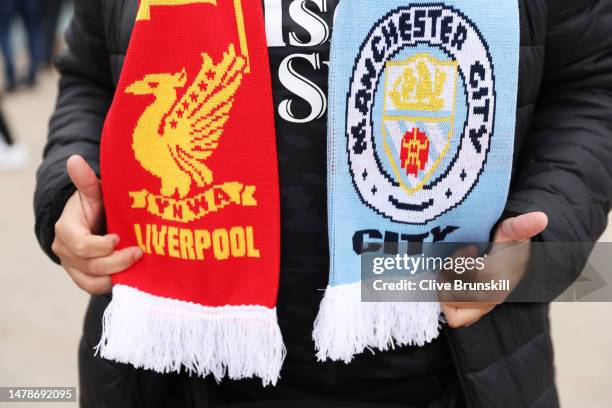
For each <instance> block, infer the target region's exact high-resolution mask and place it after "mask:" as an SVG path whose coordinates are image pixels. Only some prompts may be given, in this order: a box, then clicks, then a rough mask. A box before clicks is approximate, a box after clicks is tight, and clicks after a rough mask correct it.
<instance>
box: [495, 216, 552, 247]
mask: <svg viewBox="0 0 612 408" xmlns="http://www.w3.org/2000/svg"><path fill="white" fill-rule="evenodd" d="M547 225H548V217H547V216H546V214H544V213H543V212H532V213H527V214H523V215H519V216H518V217H512V218H508V219H506V220H504V221H503V222H502V223H501V224H500V225H499V226H498V227H497V230H496V231H495V237H494V239H493V240H494V242H498V243H504V242H515V241H527V240H529V239H531V238H533V237H534V236H536V235H538V234H539V233H540V232H542V231H544V229H546V226H547Z"/></svg>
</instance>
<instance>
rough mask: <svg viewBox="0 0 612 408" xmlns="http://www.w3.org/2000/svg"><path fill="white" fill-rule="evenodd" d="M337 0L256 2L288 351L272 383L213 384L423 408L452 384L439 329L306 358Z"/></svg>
mask: <svg viewBox="0 0 612 408" xmlns="http://www.w3.org/2000/svg"><path fill="white" fill-rule="evenodd" d="M338 1H339V0H291V1H289V0H264V7H265V13H266V32H267V37H268V46H269V52H270V65H271V72H272V85H273V94H274V104H275V110H276V118H275V119H276V131H277V146H278V160H279V174H280V195H281V217H282V222H281V231H282V239H281V242H282V244H281V276H280V290H279V299H278V318H279V324H280V327H281V330H282V333H283V338H284V341H285V344H286V346H287V351H288V354H287V358H286V360H285V364H284V366H283V371H282V373H281V375H282V378H281V380H280V381H279V383H278V385H277V386H276V387H267V388H265V389H263V388H262V386H261V381H260V380H247V381H224V382H223V383H222V386H221V390H222V393H223V394H225V395H226V396H227V397H228V399H229V400H232V401H234V402H235V401H237V400H245V401H246V400H262V399H263V400H273V399H293V400H296V399H308V398H313V399H320V398H330V399H334V400H340V401H342V400H344V401H371V402H378V403H394V404H398V405H402V406H408V407H412V406H415V407H417V406H419V407H420V406H428V405H429V403H430V402H431V401H434V400H440V399H443V398H446V396H448V395H447V394H450V393H451V391H453V390H456V387H455V373H454V367H453V364H452V360H451V356H450V352H449V349H448V345H447V343H446V340H445V338H444V337H445V336H444V335H443V334H442V335H441V336H440V337H439V338H438V339H436V340H434V341H433V342H432V343H431V344H428V345H426V346H425V347H398V348H396V349H395V350H392V351H388V352H380V351H377V352H376V353H375V354H373V353H369V352H365V353H363V354H362V355H359V356H357V357H356V358H355V359H354V360H353V361H352V362H351V363H350V364H348V365H346V364H344V363H342V362H338V363H333V362H326V363H320V362H317V361H316V357H315V350H314V343H313V341H312V328H313V323H314V319H315V317H316V314H317V312H318V310H319V304H320V302H321V298H322V297H323V293H324V292H323V290H324V289H325V287H326V286H327V282H328V272H329V249H328V236H327V212H326V207H327V196H326V191H327V189H326V173H327V171H326V148H327V142H326V140H327V139H326V130H327V78H328V72H329V71H328V69H329V65H328V62H329V49H330V47H329V46H330V38H331V28H332V23H333V16H334V11H335V9H336V6H337V4H338ZM298 22H299V23H298ZM347 81H348V78H347ZM443 395H445V397H443ZM443 406H446V405H443Z"/></svg>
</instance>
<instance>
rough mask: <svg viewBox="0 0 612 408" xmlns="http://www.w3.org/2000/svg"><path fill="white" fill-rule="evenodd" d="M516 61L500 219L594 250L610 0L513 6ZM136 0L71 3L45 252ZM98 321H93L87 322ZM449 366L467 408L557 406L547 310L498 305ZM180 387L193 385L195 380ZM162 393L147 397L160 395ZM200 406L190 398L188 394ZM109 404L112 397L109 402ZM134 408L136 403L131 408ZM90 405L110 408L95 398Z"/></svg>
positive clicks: (603, 215) (611, 52)
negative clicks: (540, 220) (528, 216)
mask: <svg viewBox="0 0 612 408" xmlns="http://www.w3.org/2000/svg"><path fill="white" fill-rule="evenodd" d="M519 4H520V9H521V56H520V77H519V81H520V83H519V97H518V106H517V129H516V139H515V145H516V149H515V152H516V154H515V161H514V169H513V178H512V185H511V190H510V197H509V200H508V204H507V208H506V213H507V214H521V213H526V212H530V211H535V210H538V211H544V212H546V213H547V214H548V216H549V220H550V223H549V227H548V229H547V230H546V231H545V232H544V233H543V234H541V236H540V237H539V239H541V240H543V241H559V242H589V241H594V240H596V239H597V238H598V237H599V235H600V234H601V233H602V232H603V230H604V229H605V226H606V220H607V214H608V212H609V210H610V205H611V201H612V197H611V194H612V181H611V180H612V2H611V1H609V0H520V1H519ZM136 6H137V0H78V1H76V2H75V9H76V10H75V11H76V18H75V19H73V21H72V24H71V27H70V30H69V32H68V34H67V40H68V44H69V50H68V51H67V52H65V53H64V54H62V56H61V57H60V58H59V60H58V67H59V70H60V71H61V73H62V78H61V83H60V94H59V98H58V101H57V107H56V111H55V113H54V115H53V117H52V119H51V122H50V133H49V141H48V144H47V147H46V149H45V153H44V162H43V164H42V166H41V168H40V169H39V172H38V176H37V177H38V180H37V181H38V185H37V190H36V196H35V210H36V234H37V237H38V240H39V242H40V244H41V246H42V248H43V249H44V250H45V251H46V252H47V254H49V256H50V257H52V258H53V259H55V260H56V258H55V257H54V255H53V254H52V253H51V250H50V247H51V242H52V240H53V226H54V223H55V221H56V220H57V219H58V217H59V215H60V213H61V211H62V209H63V206H64V204H65V202H66V200H67V199H68V197H69V196H70V195H71V194H72V193H73V191H74V190H73V187H72V185H71V183H70V181H69V179H68V176H67V174H66V171H65V162H66V159H67V158H68V157H69V156H70V155H72V154H80V155H82V156H84V157H85V158H86V160H87V161H88V162H89V163H91V164H92V165H93V166H94V168H95V169H96V170H97V169H98V163H99V142H100V133H101V128H102V125H103V122H104V117H105V114H106V112H107V110H108V108H109V105H110V103H111V100H112V97H113V92H114V86H115V84H116V83H117V81H118V78H119V74H120V72H121V67H122V63H123V60H124V55H125V52H126V49H127V45H128V42H129V38H130V33H131V29H132V26H133V21H134V16H135V11H136ZM587 255H588V253H587V252H586V251H579V250H577V249H576V248H575V247H573V248H571V249H568V250H567V251H565V252H564V256H563V258H562V259H555V258H548V259H538V260H537V262H536V268H535V272H533V273H538V274H542V275H546V274H551V275H555V276H561V277H563V279H565V280H568V281H569V280H571V279H572V278H574V277H575V276H576V275H577V274H578V273H579V271H580V269H581V266H582V265H583V264H584V262H585V259H586V257H587ZM103 304H105V300H104V299H101V298H95V299H93V301H92V307H90V310H89V312H88V318H87V319H86V321H89V322H90V324H87V323H86V330H85V334H84V338H83V344H84V346H83V347H82V350H81V351H82V352H84V353H89V352H90V347H91V345H92V344H95V342H96V341H97V339H98V338H99V323H98V322H99V318H100V316H99V310H100V309H101V306H100V305H103ZM91 322H95V323H91ZM447 338H448V340H449V344H450V346H451V350H452V354H453V357H454V362H455V366H456V368H457V372H458V373H459V378H460V382H461V385H462V389H463V393H464V394H465V398H466V402H467V405H468V406H469V407H486V408H491V407H510V408H515V407H556V406H558V404H559V403H558V400H557V393H556V389H555V385H554V368H553V352H552V343H551V337H550V333H549V322H548V307H547V306H545V305H541V304H539V305H526V304H510V303H508V304H504V305H501V306H499V307H497V308H496V309H495V310H494V311H493V312H492V313H490V314H488V315H487V316H485V317H484V318H483V319H481V320H480V321H479V322H478V323H477V324H475V325H473V326H471V327H469V328H464V329H458V330H449V331H448V332H447ZM81 364H82V365H84V366H82V367H81V369H82V370H87V369H90V370H91V369H96V370H107V371H113V370H114V372H113V373H112V374H113V375H111V374H108V375H107V374H105V373H104V372H102V371H100V372H99V376H98V378H99V379H100V382H104V378H114V380H113V381H109V382H108V383H104V384H91V383H88V381H91V378H89V377H88V378H83V379H82V384H81V385H82V387H98V388H99V389H101V390H103V391H102V393H101V394H100V395H107V396H109V395H118V394H119V391H120V389H121V387H125V386H128V385H127V384H129V382H128V381H121V380H125V379H126V378H127V376H128V374H122V370H124V368H123V367H122V366H119V365H115V364H112V363H105V364H106V366H105V367H103V368H101V367H100V366H95V367H88V366H87V365H88V364H92V363H91V361H90V360H87V359H82V360H81ZM187 381H195V380H194V379H190V380H187ZM159 391H160V390H159V389H157V390H156V389H150V390H146V391H143V392H150V393H153V394H154V393H155V392H159ZM194 398H195V397H194ZM112 400H113V401H115V402H116V399H112ZM133 405H136V406H137V403H133ZM97 406H114V405H106V404H105V403H104V402H103V401H102V400H100V401H98V404H97Z"/></svg>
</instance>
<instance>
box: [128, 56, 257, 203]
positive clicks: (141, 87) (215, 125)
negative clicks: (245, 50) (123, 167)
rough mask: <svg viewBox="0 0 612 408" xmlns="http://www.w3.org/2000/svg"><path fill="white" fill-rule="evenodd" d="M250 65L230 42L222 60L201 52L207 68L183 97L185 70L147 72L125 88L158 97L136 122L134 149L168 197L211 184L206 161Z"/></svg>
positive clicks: (211, 176) (185, 79)
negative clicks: (192, 187) (158, 180)
mask: <svg viewBox="0 0 612 408" xmlns="http://www.w3.org/2000/svg"><path fill="white" fill-rule="evenodd" d="M246 70H247V60H246V58H245V57H243V56H240V55H236V51H235V49H234V45H233V44H230V46H229V49H228V51H226V52H225V53H224V54H223V58H222V60H221V62H219V63H218V64H215V63H214V62H213V60H212V58H211V57H210V56H209V55H208V54H207V53H203V54H202V68H201V70H200V71H199V73H198V74H197V76H196V77H195V79H194V80H193V81H192V82H191V84H190V85H189V87H188V88H187V89H186V90H185V92H184V93H183V94H182V96H181V97H180V99H179V97H178V95H179V92H178V91H179V90H180V89H182V88H184V87H185V86H186V85H187V83H188V78H187V72H186V71H185V69H182V70H181V71H179V72H176V73H157V74H148V75H145V76H144V77H143V78H142V79H140V80H138V81H136V82H134V83H132V84H131V85H129V86H128V87H127V88H126V89H125V92H126V93H128V94H132V95H153V97H154V99H153V102H152V103H151V104H150V105H148V106H147V108H146V109H145V110H144V112H143V113H142V115H141V116H140V118H139V119H138V122H137V123H136V126H135V128H134V133H133V141H132V148H133V151H134V155H135V157H136V159H137V160H138V161H139V162H140V164H141V166H142V167H143V168H144V169H145V170H146V171H148V172H149V173H151V174H152V175H154V176H156V177H157V178H159V179H160V181H161V188H160V193H161V194H162V195H163V196H165V197H173V196H175V195H178V197H179V198H181V199H182V198H185V197H186V196H187V195H188V194H189V192H190V190H191V186H192V183H195V185H196V186H198V187H205V186H208V185H210V184H212V182H213V173H212V171H211V170H210V169H209V168H208V167H207V166H206V164H205V162H206V160H207V159H208V158H209V157H210V156H211V155H212V154H213V152H214V151H215V149H216V148H217V147H218V146H219V140H220V138H221V136H222V135H223V129H224V127H225V125H226V123H227V121H228V120H229V118H230V112H231V110H232V106H233V103H234V98H235V96H236V92H237V91H238V89H239V88H240V85H241V83H242V79H243V77H244V74H245V71H246Z"/></svg>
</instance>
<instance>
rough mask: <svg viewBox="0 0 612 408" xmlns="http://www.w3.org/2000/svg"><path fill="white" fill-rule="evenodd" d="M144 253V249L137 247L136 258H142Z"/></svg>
mask: <svg viewBox="0 0 612 408" xmlns="http://www.w3.org/2000/svg"><path fill="white" fill-rule="evenodd" d="M143 255H144V253H143V252H142V249H140V248H136V249H135V250H134V260H136V261H138V260H139V259H140V258H142V256H143Z"/></svg>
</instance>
